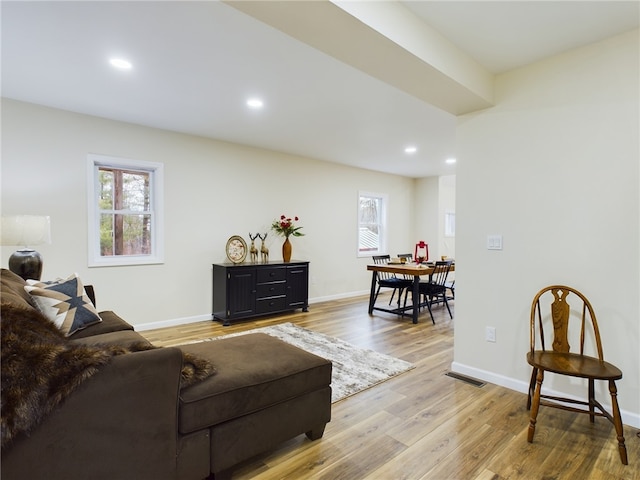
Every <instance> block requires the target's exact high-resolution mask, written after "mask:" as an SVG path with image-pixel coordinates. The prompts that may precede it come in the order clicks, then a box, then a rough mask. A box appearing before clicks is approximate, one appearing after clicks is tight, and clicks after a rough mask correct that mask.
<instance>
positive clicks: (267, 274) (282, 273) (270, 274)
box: [258, 267, 287, 283]
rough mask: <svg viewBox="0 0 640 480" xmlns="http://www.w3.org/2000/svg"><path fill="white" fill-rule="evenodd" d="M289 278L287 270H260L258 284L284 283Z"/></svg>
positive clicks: (281, 268) (282, 268)
mask: <svg viewBox="0 0 640 480" xmlns="http://www.w3.org/2000/svg"><path fill="white" fill-rule="evenodd" d="M286 278H287V269H286V268H284V267H280V268H259V269H258V283H267V282H278V281H284V280H286Z"/></svg>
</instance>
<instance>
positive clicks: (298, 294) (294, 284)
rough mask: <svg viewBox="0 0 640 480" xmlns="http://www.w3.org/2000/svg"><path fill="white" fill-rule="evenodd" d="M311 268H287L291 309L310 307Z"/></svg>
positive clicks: (303, 266) (297, 266)
mask: <svg viewBox="0 0 640 480" xmlns="http://www.w3.org/2000/svg"><path fill="white" fill-rule="evenodd" d="M308 297H309V266H308V265H292V266H290V267H287V304H288V306H289V307H293V308H302V309H303V310H306V308H307V307H308V303H307V302H308Z"/></svg>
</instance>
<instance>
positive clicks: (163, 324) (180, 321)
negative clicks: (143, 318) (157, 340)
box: [134, 313, 213, 332]
mask: <svg viewBox="0 0 640 480" xmlns="http://www.w3.org/2000/svg"><path fill="white" fill-rule="evenodd" d="M205 320H211V321H213V320H212V318H211V314H210V313H209V314H205V315H196V316H193V317H183V318H173V319H171V320H162V321H160V322H151V323H142V324H140V325H134V327H135V329H136V330H137V331H138V332H143V331H145V330H155V329H157V328H167V327H176V326H178V325H187V324H189V323H196V322H204V321H205Z"/></svg>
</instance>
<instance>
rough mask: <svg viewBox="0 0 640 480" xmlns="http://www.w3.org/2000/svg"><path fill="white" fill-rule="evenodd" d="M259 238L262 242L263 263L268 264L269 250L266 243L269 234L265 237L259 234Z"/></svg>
mask: <svg viewBox="0 0 640 480" xmlns="http://www.w3.org/2000/svg"><path fill="white" fill-rule="evenodd" d="M258 237H260V240H261V243H260V253H261V254H262V261H263V262H264V263H267V262H268V261H269V249H268V248H267V246H266V245H265V244H264V241H265V240H266V239H267V234H266V233H265V234H264V237H263V236H262V235H260V234H258Z"/></svg>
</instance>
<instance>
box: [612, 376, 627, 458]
mask: <svg viewBox="0 0 640 480" xmlns="http://www.w3.org/2000/svg"><path fill="white" fill-rule="evenodd" d="M609 393H611V405H612V407H613V425H614V426H615V427H616V437H617V439H618V452H619V453H620V460H621V461H622V464H623V465H628V464H629V462H628V461H627V447H626V446H625V444H624V430H623V428H622V418H621V417H620V407H618V390H617V389H616V382H615V381H614V380H609Z"/></svg>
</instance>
